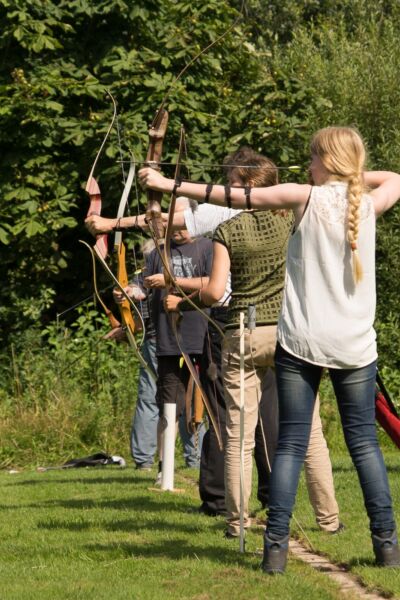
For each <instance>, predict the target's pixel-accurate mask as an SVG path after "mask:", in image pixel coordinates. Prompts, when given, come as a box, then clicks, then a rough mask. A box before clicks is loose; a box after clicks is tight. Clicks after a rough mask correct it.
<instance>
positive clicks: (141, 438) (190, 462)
mask: <svg viewBox="0 0 400 600" xmlns="http://www.w3.org/2000/svg"><path fill="white" fill-rule="evenodd" d="M142 354H143V358H144V359H145V361H146V362H147V363H148V365H149V366H150V367H151V369H152V370H153V371H154V373H157V356H156V341H155V339H154V338H148V339H146V340H145V342H144V344H143V345H142ZM156 392H157V386H156V382H155V381H154V379H153V378H152V377H151V375H150V374H149V372H148V371H147V370H146V369H145V368H144V367H142V366H141V367H140V370H139V382H138V394H137V402H136V410H135V414H134V417H133V420H132V428H131V454H132V458H133V460H134V461H135V463H136V466H138V467H150V466H151V465H152V464H153V463H154V455H155V453H156V451H157V423H158V419H159V408H158V405H157V402H156ZM179 432H180V435H181V439H182V445H183V456H184V458H185V463H186V465H187V466H188V467H197V468H199V466H200V454H201V446H202V442H203V436H204V433H205V426H204V423H203V424H202V425H201V426H200V429H199V431H198V433H197V441H196V440H195V436H194V435H191V434H190V433H188V431H187V428H186V424H185V414H183V415H182V417H181V418H180V419H179Z"/></svg>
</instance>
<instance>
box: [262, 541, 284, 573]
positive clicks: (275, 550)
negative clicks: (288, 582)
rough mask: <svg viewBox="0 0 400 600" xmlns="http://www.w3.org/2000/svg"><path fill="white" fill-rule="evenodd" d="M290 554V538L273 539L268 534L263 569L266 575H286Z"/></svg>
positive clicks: (265, 542)
mask: <svg viewBox="0 0 400 600" xmlns="http://www.w3.org/2000/svg"><path fill="white" fill-rule="evenodd" d="M288 552H289V536H288V535H286V536H285V537H283V538H280V539H278V540H274V539H271V538H270V537H269V535H268V534H267V533H265V535H264V557H263V561H262V563H261V569H262V570H263V571H264V573H268V574H270V575H275V574H277V573H284V571H285V568H286V561H287V555H288Z"/></svg>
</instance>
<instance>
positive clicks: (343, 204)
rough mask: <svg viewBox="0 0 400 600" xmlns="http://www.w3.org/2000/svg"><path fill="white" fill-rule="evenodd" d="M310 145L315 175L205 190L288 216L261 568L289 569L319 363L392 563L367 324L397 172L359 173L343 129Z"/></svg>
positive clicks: (385, 558)
mask: <svg viewBox="0 0 400 600" xmlns="http://www.w3.org/2000/svg"><path fill="white" fill-rule="evenodd" d="M311 155H312V157H311V165H310V172H311V176H312V180H313V183H314V185H308V184H307V185H306V184H304V185H299V184H291V183H286V184H281V185H276V186H272V187H269V188H253V189H252V190H251V193H250V194H249V192H248V191H247V193H246V191H245V190H243V189H240V188H232V189H230V190H226V189H225V188H224V187H223V186H214V188H213V190H212V191H211V192H210V193H209V194H208V197H209V200H210V201H211V202H212V203H214V204H218V205H225V204H228V206H229V205H231V206H232V207H234V208H243V207H245V206H247V207H250V206H251V207H252V208H256V209H259V208H265V209H284V208H286V209H292V210H293V212H294V216H295V227H294V231H293V234H292V236H291V238H290V241H289V246H288V254H287V263H286V280H285V289H284V297H283V303H282V308H281V314H280V317H279V322H278V332H277V337H278V345H277V349H276V354H275V367H276V377H277V385H278V395H279V417H280V423H279V427H280V429H279V441H278V448H277V451H276V454H275V458H274V463H273V466H272V477H271V488H270V498H269V514H268V521H267V529H266V532H265V538H264V558H263V562H262V568H263V570H264V571H265V572H267V573H282V572H283V571H284V570H285V566H286V558H287V553H288V541H289V524H290V518H291V515H292V510H293V505H294V502H295V497H296V491H297V486H298V480H299V475H300V470H301V466H302V464H303V460H304V456H305V452H306V449H307V443H308V438H309V434H310V425H311V416H312V411H313V406H314V401H315V397H316V394H317V391H318V387H319V384H320V379H321V375H322V371H323V369H324V368H327V369H328V370H329V375H330V378H331V380H332V384H333V388H334V391H335V395H336V398H337V402H338V406H339V412H340V416H341V420H342V426H343V431H344V436H345V440H346V444H347V446H348V448H349V451H350V454H351V457H352V460H353V463H354V465H355V467H356V469H357V473H358V477H359V481H360V484H361V488H362V492H363V495H364V504H365V507H366V510H367V513H368V517H369V520H370V530H371V534H372V542H373V550H374V553H375V558H376V563H377V564H378V565H380V566H385V567H399V566H400V552H399V546H398V540H397V534H396V525H395V520H394V515H393V509H392V499H391V496H390V491H389V485H388V480H387V474H386V468H385V465H384V462H383V458H382V454H381V451H380V449H379V446H378V442H377V438H376V429H375V405H374V388H375V376H376V360H377V349H376V335H375V331H374V328H373V322H374V316H375V220H376V217H378V216H380V215H381V214H383V213H384V212H385V211H386V210H388V209H390V208H391V207H392V206H393V205H394V204H395V203H396V202H397V200H398V199H399V197H400V175H398V174H395V173H391V172H387V171H375V172H364V163H365V150H364V144H363V142H362V139H361V137H360V135H359V134H358V133H357V132H356V131H355V130H354V129H351V128H347V127H328V128H326V129H322V130H320V131H318V132H317V133H316V135H315V136H314V138H313V140H312V143H311ZM140 177H141V180H142V184H143V185H147V186H149V187H151V188H153V189H157V190H162V191H170V190H171V189H172V188H173V186H174V181H173V180H170V179H166V178H164V177H163V176H162V175H160V174H159V173H157V172H156V171H153V170H150V169H148V168H145V169H142V170H141V173H140ZM368 189H369V190H371V191H369V192H368V191H367V190H368ZM179 193H180V194H184V195H185V196H189V197H191V198H194V199H197V200H202V199H204V197H205V194H206V185H205V184H194V183H190V182H185V183H182V184H181V186H180V187H179Z"/></svg>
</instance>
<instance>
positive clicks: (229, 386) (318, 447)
mask: <svg viewBox="0 0 400 600" xmlns="http://www.w3.org/2000/svg"><path fill="white" fill-rule="evenodd" d="M244 336H245V368H244V371H245V372H244V384H245V402H244V523H245V527H249V526H250V523H251V521H250V518H249V510H248V505H249V498H250V494H251V480H252V468H253V448H254V432H255V429H256V426H257V421H258V415H259V410H258V408H259V404H260V402H267V403H268V406H269V415H268V417H269V418H268V423H267V428H266V427H265V422H264V435H265V442H266V451H267V453H268V462H269V464H270V465H272V461H273V454H274V451H275V448H276V443H277V438H278V410H279V409H278V395H277V389H276V381H275V373H274V370H273V367H274V354H275V346H276V326H275V325H274V326H261V327H256V329H254V330H253V331H252V332H249V331H248V330H247V329H246V330H245V333H244ZM239 338H240V336H239V330H238V329H235V330H228V331H226V333H225V339H224V343H223V354H222V371H223V378H224V389H225V400H226V426H227V444H226V449H225V502H226V510H227V524H228V531H229V533H231V534H233V535H239V513H240V354H239ZM304 466H305V474H306V481H307V487H308V494H309V498H310V501H311V504H312V507H313V509H314V512H315V516H316V520H317V523H318V525H319V527H320V528H321V529H323V530H325V531H335V530H336V529H337V528H338V526H339V508H338V505H337V502H336V499H335V490H334V486H333V476H332V465H331V461H330V457H329V451H328V447H327V444H326V440H325V438H324V435H323V431H322V424H321V419H320V415H319V398H318V397H317V399H316V402H315V407H314V414H313V421H312V427H311V434H310V442H309V447H308V451H307V455H306V459H305V463H304Z"/></svg>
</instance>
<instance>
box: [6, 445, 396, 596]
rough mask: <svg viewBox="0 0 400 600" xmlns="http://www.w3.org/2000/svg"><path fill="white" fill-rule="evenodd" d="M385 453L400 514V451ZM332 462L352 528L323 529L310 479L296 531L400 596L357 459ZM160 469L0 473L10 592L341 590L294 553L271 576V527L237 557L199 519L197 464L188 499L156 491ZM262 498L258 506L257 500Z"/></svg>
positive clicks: (184, 478) (181, 479) (217, 530)
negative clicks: (375, 550)
mask: <svg viewBox="0 0 400 600" xmlns="http://www.w3.org/2000/svg"><path fill="white" fill-rule="evenodd" d="M385 454H386V459H387V463H388V465H389V475H390V479H391V486H392V492H393V496H394V500H395V507H396V512H397V514H398V515H399V513H400V510H399V509H400V504H399V497H400V477H399V471H400V454H399V453H398V452H397V451H391V452H386V453H385ZM334 469H335V482H336V488H337V496H338V501H339V505H340V508H341V519H342V521H343V522H344V523H345V525H346V530H345V531H344V532H343V533H342V534H340V535H338V536H328V535H327V534H324V533H321V532H319V531H318V530H317V529H316V526H315V522H314V518H313V514H312V511H311V508H310V505H309V503H308V500H307V494H306V491H305V489H304V485H303V483H302V485H301V489H300V493H299V497H298V502H297V506H296V513H295V514H296V519H297V522H298V523H294V524H293V532H294V534H295V535H296V536H297V537H299V538H302V537H303V539H304V535H305V536H306V537H307V540H308V541H307V543H311V545H312V547H313V549H314V551H317V552H322V553H324V554H325V555H327V556H329V557H330V558H331V559H332V560H333V561H336V562H339V563H346V564H348V565H349V567H350V570H351V571H352V572H353V573H354V574H356V575H358V576H359V578H360V579H361V580H362V581H363V582H364V583H365V584H367V585H368V586H370V588H371V589H372V588H374V589H379V590H381V591H384V592H385V595H386V596H391V595H392V596H398V597H400V570H385V569H379V568H376V567H374V566H373V565H372V561H373V555H372V549H371V544H370V540H369V534H368V527H367V519H366V516H365V514H364V510H363V506H362V500H361V494H360V490H359V486H358V483H357V480H356V476H355V474H354V472H353V469H352V467H351V465H350V462H349V460H348V458H347V457H343V456H338V457H336V458H335V459H334ZM154 476H155V473H141V472H137V471H134V470H133V468H131V467H128V468H126V469H122V470H121V469H118V468H116V467H105V468H100V469H81V470H70V471H48V472H46V473H36V472H34V471H32V472H28V471H25V472H22V473H18V474H14V475H11V474H8V473H6V472H3V473H1V474H0V485H1V490H2V498H1V502H0V504H1V512H2V518H1V535H0V544H1V546H0V548H1V550H0V552H1V555H0V558H1V561H0V578H1V587H0V599H1V600H17V599H18V600H25V599H26V600H28V599H29V600H35V599H39V598H40V599H41V600H45V599H51V600H64V599H71V600H72V599H73V600H75V599H80V598H82V599H85V600H92V599H93V600H95V599H96V600H102V599H104V600H116V599H121V600H122V599H123V600H127V599H129V600H133V599H135V600H136V599H138V600H142V599H143V600H147V599H160V600H167V599H170V598H171V599H172V598H184V599H192V600H195V599H196V600H214V599H217V600H219V599H229V600H234V599H236V598H243V599H245V598H246V600H253V599H254V600H255V599H258V598H268V599H271V600H274V599H275V598H276V599H278V598H279V600H286V599H297V598H298V599H300V598H301V599H303V598H305V599H307V600H308V599H310V600H314V599H334V598H342V597H343V595H342V593H341V592H340V591H339V589H338V587H337V585H336V584H335V583H333V582H332V581H331V580H330V579H329V578H328V577H327V576H326V575H325V574H323V573H318V572H316V571H314V570H313V569H312V568H311V567H310V566H308V565H305V564H303V563H302V562H300V561H298V560H295V559H294V558H292V557H291V559H290V561H289V565H288V570H287V573H286V575H285V576H283V577H268V576H266V575H264V574H262V573H261V572H260V571H259V569H258V566H259V563H260V561H261V555H260V553H261V550H262V530H261V527H260V526H255V527H254V529H253V530H252V531H251V532H250V533H249V535H248V539H247V552H246V554H245V555H241V554H239V549H238V542H237V541H236V540H234V541H232V540H225V539H224V538H223V531H224V521H223V519H221V518H210V517H205V516H199V515H198V514H196V512H195V509H196V507H197V506H198V505H199V501H198V492H197V486H196V477H197V473H196V471H193V470H188V469H184V468H182V467H178V469H177V473H176V485H177V486H178V487H179V488H182V489H183V490H184V492H182V493H180V494H172V493H169V492H164V493H160V492H154V491H150V490H149V487H151V486H152V484H153V481H154ZM252 504H253V506H252V507H253V508H254V509H256V508H257V501H256V500H253V501H252ZM299 525H301V530H300V529H299ZM302 530H304V533H303V532H302ZM346 598H352V596H351V595H346ZM353 598H354V596H353Z"/></svg>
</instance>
